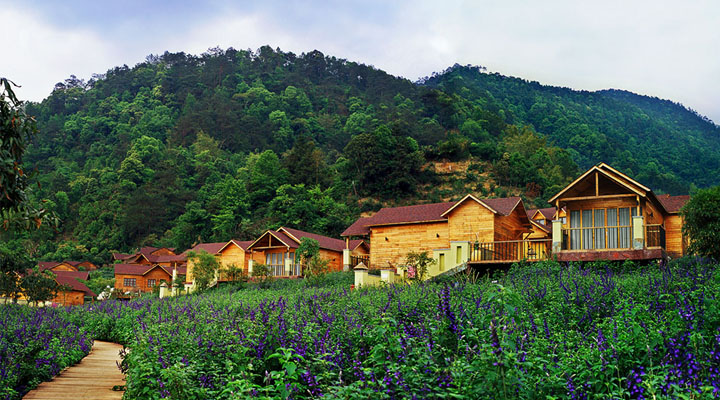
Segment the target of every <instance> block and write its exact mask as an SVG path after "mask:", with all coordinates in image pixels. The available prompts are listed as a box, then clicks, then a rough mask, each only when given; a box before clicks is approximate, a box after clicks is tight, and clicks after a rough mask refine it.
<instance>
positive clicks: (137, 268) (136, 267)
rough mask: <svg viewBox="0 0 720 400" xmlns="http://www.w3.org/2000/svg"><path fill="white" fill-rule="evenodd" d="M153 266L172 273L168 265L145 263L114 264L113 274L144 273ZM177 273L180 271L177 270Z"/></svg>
mask: <svg viewBox="0 0 720 400" xmlns="http://www.w3.org/2000/svg"><path fill="white" fill-rule="evenodd" d="M155 268H161V269H162V270H163V271H165V272H167V273H168V274H170V275H172V268H170V267H164V266H162V265H147V264H115V275H145V274H147V273H148V272H150V271H152V270H153V269H155ZM178 269H179V268H178ZM178 273H180V272H179V271H178Z"/></svg>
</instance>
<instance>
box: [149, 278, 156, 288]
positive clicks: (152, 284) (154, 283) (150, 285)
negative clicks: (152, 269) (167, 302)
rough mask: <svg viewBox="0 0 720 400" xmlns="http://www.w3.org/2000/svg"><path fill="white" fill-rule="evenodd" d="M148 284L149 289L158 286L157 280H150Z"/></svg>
mask: <svg viewBox="0 0 720 400" xmlns="http://www.w3.org/2000/svg"><path fill="white" fill-rule="evenodd" d="M147 283H148V287H154V286H155V285H156V284H157V283H156V282H155V279H148V281H147Z"/></svg>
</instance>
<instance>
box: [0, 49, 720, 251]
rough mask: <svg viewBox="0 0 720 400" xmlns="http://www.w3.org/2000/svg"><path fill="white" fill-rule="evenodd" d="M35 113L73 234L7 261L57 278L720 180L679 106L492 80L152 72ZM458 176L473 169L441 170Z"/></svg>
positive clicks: (111, 74) (281, 62)
mask: <svg viewBox="0 0 720 400" xmlns="http://www.w3.org/2000/svg"><path fill="white" fill-rule="evenodd" d="M27 112H28V113H29V114H31V115H34V116H36V118H37V126H38V133H37V135H36V136H35V137H34V139H33V142H32V144H31V146H30V148H29V150H28V153H27V154H26V157H25V159H24V164H25V165H26V169H30V168H37V170H38V173H37V174H36V176H35V177H34V179H35V181H37V185H36V187H35V189H34V190H33V191H32V192H31V193H30V197H31V199H32V201H34V202H35V203H37V204H38V205H42V206H44V207H46V208H47V209H49V210H51V211H54V212H55V213H56V214H57V216H58V217H59V218H60V219H61V220H62V225H61V227H60V230H59V231H56V230H53V229H50V228H49V227H44V228H42V229H40V230H38V231H34V232H30V233H28V232H13V231H8V232H5V233H3V236H4V238H3V239H4V244H3V246H5V247H6V248H7V249H9V250H13V251H27V252H29V253H30V255H31V256H33V257H36V258H40V259H48V260H50V259H56V260H62V259H80V258H84V259H89V260H93V261H96V262H101V263H102V262H108V261H109V259H110V252H111V251H127V250H130V249H132V248H134V247H137V246H140V245H165V246H171V247H177V248H180V249H184V248H186V247H188V246H191V245H192V244H193V243H196V242H199V241H224V240H228V239H229V238H239V239H250V238H253V237H255V236H256V235H257V234H259V233H260V232H262V231H263V230H264V229H267V228H275V227H278V226H281V225H287V226H293V227H297V228H301V229H304V230H308V231H313V232H317V233H324V234H329V235H337V234H339V233H340V232H341V231H342V230H343V229H344V228H345V227H346V226H347V225H348V224H349V223H351V222H352V221H353V220H354V219H355V218H356V217H357V216H358V215H359V214H360V213H362V212H366V211H372V210H376V209H378V208H379V207H381V206H383V205H397V204H410V203H418V202H430V201H442V200H447V199H456V198H459V197H461V196H462V195H464V194H466V193H467V192H473V193H476V194H478V195H480V196H505V195H511V194H512V195H521V196H523V197H524V198H525V199H526V200H527V201H528V202H529V203H530V204H535V205H544V204H545V203H544V202H545V200H546V199H547V198H549V197H550V196H552V195H553V194H554V193H555V192H557V191H558V190H559V189H560V188H562V187H563V186H564V185H565V184H567V183H568V182H569V181H570V180H572V179H574V178H575V177H576V176H577V174H578V173H579V172H580V168H579V166H580V167H586V166H588V165H591V164H594V163H597V162H601V161H605V162H608V163H610V164H611V165H613V166H616V167H619V168H620V169H622V170H624V171H626V172H629V173H631V174H632V175H633V176H636V177H638V178H639V179H640V180H641V181H643V182H645V183H647V184H649V185H651V187H653V188H654V189H656V190H658V191H660V192H669V193H684V192H687V191H689V190H690V188H691V185H697V186H707V185H710V184H717V183H718V182H717V179H718V178H717V177H718V176H720V175H718V172H720V152H718V150H719V149H720V131H719V130H718V127H717V126H715V125H714V124H712V123H711V122H709V121H708V120H706V119H703V118H702V117H700V116H698V115H697V114H695V113H694V112H692V111H690V110H687V109H685V108H684V107H682V106H680V105H677V104H673V103H671V102H667V101H661V100H658V99H652V98H647V97H643V96H638V95H634V94H631V93H627V92H620V91H606V92H595V93H589V92H577V91H572V90H570V89H563V88H552V87H546V86H542V85H540V84H537V83H535V82H527V81H524V80H521V79H517V78H509V77H504V76H502V75H498V74H487V73H484V72H482V70H481V69H480V68H478V67H460V66H455V67H452V68H450V69H448V70H447V71H445V72H443V73H441V74H436V75H434V76H433V77H431V78H427V79H423V80H421V81H419V82H416V83H413V82H410V81H408V80H406V79H401V78H397V77H394V76H391V75H389V74H387V73H385V72H383V71H380V70H378V69H376V68H373V67H371V66H366V65H363V64H358V63H355V62H350V61H347V60H343V59H338V58H335V57H329V56H325V55H323V54H322V53H320V52H318V51H313V52H310V53H304V54H301V55H295V54H293V53H287V52H282V51H280V50H279V49H278V50H274V49H272V48H270V47H262V48H260V49H258V50H257V51H239V50H234V49H228V50H222V49H217V48H216V49H210V50H208V51H207V52H206V53H204V54H202V55H200V56H193V55H189V54H185V53H172V54H171V53H165V54H163V55H161V56H149V57H148V58H147V59H146V60H145V62H142V63H140V64H137V65H136V66H134V67H132V68H130V67H127V66H123V67H116V68H114V69H112V70H109V71H107V73H105V74H103V75H97V76H94V77H93V79H91V80H90V81H87V82H86V81H84V80H80V79H77V78H75V77H71V78H70V79H68V80H66V81H65V82H62V83H58V84H57V85H56V87H55V89H54V90H53V92H52V93H51V94H50V95H49V97H48V98H46V99H45V100H43V101H42V102H41V103H30V104H28V106H27ZM448 163H456V164H451V165H458V166H460V167H459V168H455V169H454V172H453V173H447V171H444V170H442V171H441V170H439V169H438V168H436V167H437V166H439V165H447V164H448ZM699 166H703V168H699Z"/></svg>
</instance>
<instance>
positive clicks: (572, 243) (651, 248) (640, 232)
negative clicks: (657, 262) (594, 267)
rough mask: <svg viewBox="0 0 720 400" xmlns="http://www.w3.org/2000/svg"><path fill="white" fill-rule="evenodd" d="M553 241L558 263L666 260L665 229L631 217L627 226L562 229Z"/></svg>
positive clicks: (640, 218)
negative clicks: (631, 219) (630, 223)
mask: <svg viewBox="0 0 720 400" xmlns="http://www.w3.org/2000/svg"><path fill="white" fill-rule="evenodd" d="M555 228H559V227H555ZM555 232H560V237H554V238H553V247H554V248H555V252H556V254H557V259H558V261H597V260H651V259H660V258H663V257H665V255H666V254H665V228H664V227H663V226H662V225H659V224H648V225H644V224H643V218H642V217H638V216H635V217H633V221H632V225H629V226H609V227H608V226H605V227H581V228H561V229H558V230H556V231H555Z"/></svg>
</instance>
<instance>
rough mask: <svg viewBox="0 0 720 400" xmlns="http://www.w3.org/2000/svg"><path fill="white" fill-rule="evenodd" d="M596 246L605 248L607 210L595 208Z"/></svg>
mask: <svg viewBox="0 0 720 400" xmlns="http://www.w3.org/2000/svg"><path fill="white" fill-rule="evenodd" d="M594 222H595V227H596V228H595V248H596V249H604V248H605V210H595V221H594Z"/></svg>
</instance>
